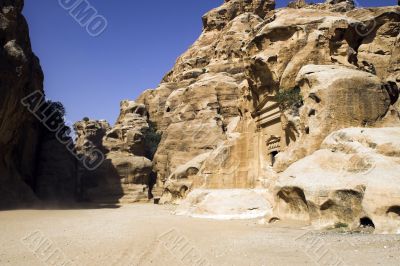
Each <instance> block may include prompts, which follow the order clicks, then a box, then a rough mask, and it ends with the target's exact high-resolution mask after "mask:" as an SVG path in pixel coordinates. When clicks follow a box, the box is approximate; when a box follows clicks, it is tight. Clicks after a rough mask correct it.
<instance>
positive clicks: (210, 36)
mask: <svg viewBox="0 0 400 266" xmlns="http://www.w3.org/2000/svg"><path fill="white" fill-rule="evenodd" d="M274 6H275V3H274V1H268V0H266V1H261V0H258V1H255V0H254V1H241V0H236V1H235V0H231V1H225V3H224V4H223V5H222V6H221V7H218V8H216V9H213V10H211V11H210V12H208V13H207V14H205V15H204V16H203V32H202V34H201V36H200V37H199V39H198V40H197V41H196V42H195V43H194V44H193V45H192V46H191V47H190V48H189V49H188V51H186V52H185V53H184V54H183V55H182V56H181V57H179V58H178V60H177V61H176V64H175V66H174V67H173V69H172V70H171V71H170V72H169V73H168V74H167V75H166V76H165V77H164V78H163V80H162V82H161V84H160V85H159V87H157V88H156V89H154V90H148V91H145V92H144V93H143V94H142V95H141V96H140V97H139V98H138V99H137V102H139V103H142V104H144V105H145V106H146V109H147V110H148V112H149V120H150V121H151V122H153V123H154V124H155V125H156V127H157V129H158V131H159V132H162V140H161V143H160V145H159V146H158V150H157V153H156V155H155V157H154V160H153V163H154V169H155V170H156V172H157V175H158V186H159V187H162V188H163V189H164V193H163V197H162V201H165V202H171V201H175V202H179V201H180V200H181V199H182V198H185V197H186V195H187V193H188V192H189V191H192V190H196V189H227V188H231V189H243V188H245V189H252V188H257V189H259V188H261V189H266V190H268V191H269V195H270V196H269V197H268V201H269V202H270V206H273V210H272V211H271V213H272V214H271V215H272V216H273V215H275V216H276V217H275V218H274V219H285V218H296V219H303V218H304V217H305V218H304V220H307V221H309V222H310V223H313V222H314V221H318V220H320V221H324V223H323V224H324V225H333V224H335V223H336V222H341V221H343V222H346V223H348V224H349V225H352V226H355V225H356V224H357V223H359V222H360V220H363V221H364V220H365V219H364V218H368V219H373V220H376V221H385V222H381V223H380V225H377V226H379V230H378V231H381V232H384V231H387V232H393V230H397V229H396V228H398V226H397V225H396V221H397V220H396V221H394V222H393V225H394V226H392V227H391V226H388V227H385V226H384V224H385V225H387V224H388V223H392V222H389V221H393V220H391V219H392V218H393V219H398V218H397V217H399V218H400V216H398V215H399V213H398V212H396V211H393V210H397V207H396V206H398V205H399V204H400V202H399V199H398V198H397V197H398V196H397V194H396V193H395V191H393V190H392V189H390V187H391V186H393V184H394V183H395V184H396V186H398V184H399V182H400V176H399V175H398V174H395V176H392V177H391V178H392V179H390V178H389V177H388V179H384V180H382V184H380V185H379V188H378V187H377V183H376V182H368V180H370V179H369V178H372V177H370V176H371V175H372V174H370V175H362V173H365V171H364V170H363V169H364V168H366V167H367V166H365V165H364V164H365V161H364V159H361V158H364V155H359V154H358V153H362V151H361V149H360V150H356V151H354V150H352V151H349V150H346V151H344V152H342V153H341V154H340V155H339V157H340V156H342V157H341V158H342V159H341V160H345V158H347V157H349V156H350V157H351V156H353V157H352V162H353V163H352V165H351V166H349V168H346V169H344V170H343V171H342V172H341V171H339V172H341V173H346V174H345V176H348V178H353V179H354V182H352V183H351V186H350V187H349V183H348V182H341V180H342V179H340V178H339V177H335V176H332V177H331V178H322V176H321V177H320V180H319V183H318V184H319V185H315V186H312V188H310V186H311V184H313V183H312V182H314V181H310V182H311V184H308V183H307V181H304V182H302V181H301V180H303V175H302V174H300V175H299V180H298V181H297V182H296V180H297V175H295V174H294V173H296V172H298V171H300V172H301V171H303V172H306V171H305V170H304V168H305V167H309V168H312V169H314V171H316V173H319V174H321V175H323V173H324V172H325V171H326V170H325V168H326V167H336V166H335V165H333V166H331V165H330V166H328V164H329V161H330V160H335V159H334V158H333V157H332V158H330V157H324V158H325V159H326V160H327V161H326V162H325V163H321V162H320V161H318V160H322V158H318V157H317V155H315V154H314V153H317V154H318V153H319V152H320V150H321V149H327V148H326V147H327V144H326V143H327V141H328V140H329V138H328V137H329V136H330V135H331V134H334V133H335V132H336V133H335V134H338V135H339V136H341V135H342V134H345V133H341V131H340V130H342V129H345V128H360V129H352V130H353V131H351V132H358V133H354V135H351V137H349V138H355V139H358V138H362V137H361V135H362V134H367V133H363V132H364V131H363V128H365V129H366V130H367V129H370V128H374V130H372V131H365V132H368V134H369V135H368V136H371V137H367V136H366V138H371V139H374V138H375V137H376V136H387V143H384V145H383V144H382V145H383V146H382V147H385V148H387V149H388V150H387V151H385V150H384V148H382V149H381V150H379V149H378V150H375V149H376V147H378V146H379V144H378V143H376V141H373V140H371V143H375V144H371V145H372V146H371V147H370V149H371V150H368V153H369V154H370V157H368V158H375V159H371V160H372V161H374V162H375V160H376V162H375V163H373V165H374V167H375V168H374V169H375V170H374V171H375V172H374V173H375V174H378V173H379V172H380V171H382V173H386V172H387V173H388V176H389V175H390V174H389V173H392V174H393V173H394V170H393V169H391V167H389V168H386V167H388V165H390V164H392V163H394V164H395V165H394V166H393V167H398V163H399V161H398V154H397V152H394V151H393V152H391V151H392V150H393V148H392V146H391V145H394V146H396V145H397V144H395V143H397V142H396V141H397V140H396V138H393V139H392V138H391V137H390V136H394V135H393V134H392V133H391V132H395V131H396V130H397V129H396V128H397V127H399V126H400V116H399V109H398V106H399V100H398V98H399V89H398V87H399V82H400V71H399V70H400V68H399V67H400V65H399V56H400V54H399V36H400V35H399V33H400V8H399V7H381V8H355V4H354V2H353V1H350V0H343V1H326V2H325V3H322V4H307V3H305V1H294V2H293V3H292V4H290V5H289V7H287V8H280V9H276V10H275V9H274ZM388 128H389V129H388ZM390 128H393V130H392V131H391V129H390ZM338 130H339V131H338ZM349 130H351V129H349ZM344 132H347V131H344ZM357 134H361V135H360V136H359V135H357ZM386 134H387V135H386ZM346 141H349V142H351V141H352V140H346ZM354 142H356V140H354ZM330 145H333V144H330ZM361 145H365V144H361ZM329 147H330V148H328V149H332V150H336V149H339V148H338V147H342V143H341V142H339V143H337V144H335V145H333V146H329ZM388 154H390V155H388ZM336 155H337V154H336ZM336 155H335V156H336ZM310 156H311V157H310ZM313 156H314V157H313ZM332 156H333V155H332ZM354 156H355V157H354ZM357 156H361V158H359V157H357ZM385 156H386V157H385ZM377 158H379V159H377ZM303 160H305V161H304V162H303ZM313 160H314V161H313ZM378 161H379V162H380V163H378ZM367 165H368V164H367ZM337 167H338V166H337ZM368 167H372V166H368ZM368 167H367V168H368ZM340 169H342V168H340ZM340 169H339V170H340ZM336 170H338V169H336ZM332 171H335V170H332ZM314 175H316V174H314ZM304 176H305V175H304ZM360 176H361V177H360ZM310 178H311V177H310ZM292 179H293V180H292ZM389 179H390V180H389ZM304 180H306V177H304ZM333 180H336V181H335V182H337V183H335V184H338V185H337V186H332V185H331V183H330V182H334V181H333ZM342 181H343V180H342ZM361 188H362V189H361ZM360 189H361V190H360ZM207 191H209V190H207ZM371 191H375V192H373V193H372V192H371ZM370 192H371V193H370ZM193 193H195V195H202V196H199V198H196V199H193V198H194V197H193V195H192V196H191V197H190V200H191V201H192V202H197V203H199V202H201V201H202V200H204V198H207V197H206V196H204V195H207V194H208V193H209V192H207V193H205V194H204V193H203V194H202V193H198V192H193ZM318 193H320V194H321V195H325V197H324V198H319V199H318V201H316V200H315V195H318ZM374 193H375V194H374ZM378 195H380V196H378ZM384 195H386V197H388V196H390V197H394V198H396V200H394V201H393V200H385V196H384ZM321 197H322V196H321ZM374 197H376V199H377V201H376V203H377V204H376V206H374V207H373V208H370V207H367V204H369V203H370V202H371V199H372V198H374ZM323 199H324V201H323ZM368 202H369V203H368ZM197 203H196V204H197ZM185 204H186V205H190V204H187V202H186V203H185ZM199 204H200V203H199ZM192 207H193V206H192ZM349 208H350V209H351V208H353V209H354V211H353V214H351V215H349V216H346V215H345V214H346V213H347V212H348V210H349ZM316 209H318V210H319V211H315V210H316ZM377 209H379V211H376V210H377ZM388 210H392V211H391V212H390V211H388ZM203 211H205V210H203ZM182 212H185V211H182ZM185 213H187V211H186V212H185ZM349 217H351V218H349ZM372 217H373V218H372ZM271 218H273V217H271ZM377 223H378V222H377Z"/></svg>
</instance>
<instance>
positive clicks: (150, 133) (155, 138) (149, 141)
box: [144, 121, 162, 160]
mask: <svg viewBox="0 0 400 266" xmlns="http://www.w3.org/2000/svg"><path fill="white" fill-rule="evenodd" d="M148 123H149V128H148V129H147V131H146V132H145V134H144V136H145V137H144V141H145V153H146V154H145V155H146V157H147V158H148V159H150V160H153V158H154V155H155V154H156V151H157V148H158V145H159V144H160V141H161V136H162V134H160V133H158V132H157V127H156V125H155V124H154V123H153V122H151V121H149V122H148Z"/></svg>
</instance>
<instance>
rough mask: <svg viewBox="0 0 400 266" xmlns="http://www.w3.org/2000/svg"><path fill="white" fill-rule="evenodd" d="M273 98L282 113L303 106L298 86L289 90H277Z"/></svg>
mask: <svg viewBox="0 0 400 266" xmlns="http://www.w3.org/2000/svg"><path fill="white" fill-rule="evenodd" d="M274 98H275V101H276V102H277V103H278V104H279V108H280V109H281V110H282V111H286V110H289V109H291V108H295V107H297V108H299V107H300V106H301V105H303V96H302V95H301V91H300V88H299V87H298V86H296V87H294V88H293V89H290V90H279V91H278V92H277V94H276V95H275V97H274Z"/></svg>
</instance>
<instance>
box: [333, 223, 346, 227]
mask: <svg viewBox="0 0 400 266" xmlns="http://www.w3.org/2000/svg"><path fill="white" fill-rule="evenodd" d="M334 227H335V228H347V227H349V225H348V224H346V223H342V222H337V223H335V226H334Z"/></svg>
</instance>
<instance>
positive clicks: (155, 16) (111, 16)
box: [24, 0, 397, 123]
mask: <svg viewBox="0 0 400 266" xmlns="http://www.w3.org/2000/svg"><path fill="white" fill-rule="evenodd" d="M65 1H66V2H68V1H69V0H65ZM89 2H90V3H91V4H92V5H93V6H94V7H95V8H96V9H97V11H98V13H99V14H100V15H102V16H104V17H105V18H106V19H107V21H108V27H107V28H106V30H105V31H104V32H103V33H102V34H101V35H100V36H98V37H92V36H90V35H89V34H88V33H87V32H86V30H85V29H84V28H82V27H81V26H80V25H79V24H78V23H77V22H76V21H75V20H74V19H73V18H72V17H71V16H70V15H69V14H68V11H66V10H64V9H63V8H62V7H61V6H60V5H59V3H58V0H25V9H24V14H25V16H26V18H27V20H28V23H29V27H30V35H31V40H32V46H33V50H34V52H35V53H36V54H37V55H38V57H39V58H40V60H41V65H42V68H43V71H44V74H45V91H46V94H47V97H48V98H50V99H52V100H54V101H61V102H63V103H64V105H65V107H66V109H67V119H68V120H69V121H71V122H75V121H77V120H80V119H82V118H83V117H85V116H88V117H90V118H92V119H106V120H108V121H109V122H110V123H114V122H115V120H116V118H117V116H118V114H119V102H120V101H121V100H123V99H132V100H133V99H135V98H136V97H137V96H138V95H140V93H141V92H142V91H144V90H145V89H148V88H155V87H156V86H157V85H158V83H159V82H160V80H161V79H162V77H163V76H164V74H165V73H166V72H168V71H169V70H170V69H171V67H172V66H173V65H174V63H175V60H176V58H177V57H178V56H179V55H180V54H182V53H183V52H184V51H185V50H186V49H187V48H188V47H189V46H190V45H191V44H192V43H193V42H194V41H195V40H196V39H197V37H198V36H199V34H200V33H201V27H202V24H201V16H202V15H203V14H204V13H206V12H207V11H208V10H210V9H212V8H214V7H216V6H219V5H220V4H221V3H222V2H223V0H200V1H199V0H168V1H166V0H152V1H142V0H140V1H137V0H113V1H110V0H89ZM287 2H288V1H279V0H278V1H277V4H278V6H284V5H286V4H287ZM314 2H320V1H314ZM358 2H359V3H360V5H362V6H379V5H395V4H397V0H375V1H372V0H359V1H358Z"/></svg>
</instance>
